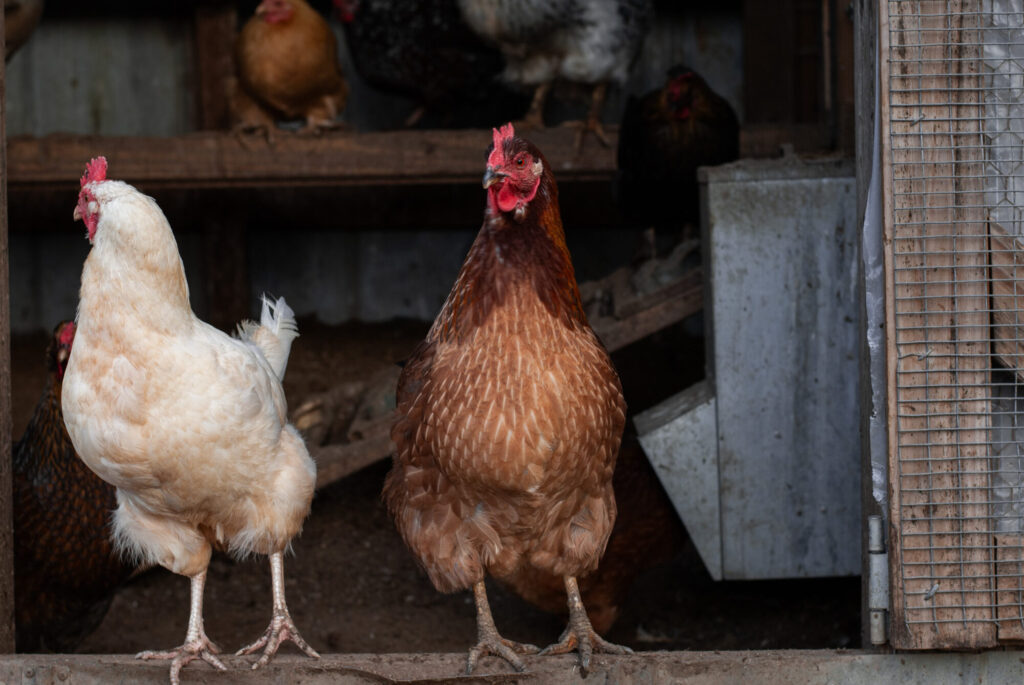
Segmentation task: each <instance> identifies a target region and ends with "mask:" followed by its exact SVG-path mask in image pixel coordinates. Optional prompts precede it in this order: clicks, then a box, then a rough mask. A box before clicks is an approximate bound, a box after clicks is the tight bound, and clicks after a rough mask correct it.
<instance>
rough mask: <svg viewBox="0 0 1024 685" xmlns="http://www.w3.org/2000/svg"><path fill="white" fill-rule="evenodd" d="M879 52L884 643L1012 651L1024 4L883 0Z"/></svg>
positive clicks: (1021, 379) (1020, 395)
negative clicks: (885, 445)
mask: <svg viewBox="0 0 1024 685" xmlns="http://www.w3.org/2000/svg"><path fill="white" fill-rule="evenodd" d="M880 43H881V47H882V52H881V58H882V71H881V86H882V98H883V100H882V102H883V110H882V119H883V122H882V123H883V137H884V140H883V144H884V145H885V146H886V156H885V164H886V169H885V173H886V188H885V201H886V204H885V214H886V216H885V222H886V237H887V240H886V258H887V261H886V264H887V273H886V277H887V281H888V282H887V288H886V290H887V293H886V298H887V309H888V318H887V321H888V331H887V339H888V344H889V348H888V351H889V354H888V360H889V371H888V373H889V384H890V387H889V412H890V437H889V439H890V455H891V464H890V476H891V478H890V483H891V492H892V500H891V503H892V508H891V512H890V514H891V523H892V533H893V547H892V552H893V553H892V555H891V559H892V560H893V568H892V581H893V582H892V597H893V621H892V626H891V627H892V641H893V644H894V645H895V646H897V647H902V648H922V649H924V648H928V649H931V648H944V647H947V648H969V647H983V646H990V645H994V644H997V643H998V642H1000V641H1003V640H1019V639H1024V595H1022V588H1024V584H1022V575H1024V565H1022V559H1024V544H1022V543H1024V537H1022V534H1024V415H1022V414H1021V412H1020V411H1018V410H1021V411H1024V370H1022V368H1021V361H1022V359H1021V354H1024V350H1022V349H1021V343H1022V338H1024V329H1022V325H1024V315H1022V311H1021V305H1024V298H1022V299H1020V300H1018V286H1017V283H1018V279H1017V276H1018V264H1019V265H1020V271H1019V273H1020V275H1021V276H1022V277H1024V220H1022V215H1021V211H1022V207H1024V0H889V1H888V2H886V3H884V4H883V6H882V32H881V35H880ZM1021 294H1022V295H1024V293H1021Z"/></svg>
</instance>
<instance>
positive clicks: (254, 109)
mask: <svg viewBox="0 0 1024 685" xmlns="http://www.w3.org/2000/svg"><path fill="white" fill-rule="evenodd" d="M235 69H236V71H237V82H235V83H233V84H232V86H231V88H230V91H231V110H232V114H233V116H234V119H235V121H236V124H235V127H236V128H237V129H241V130H263V131H266V132H267V135H268V137H269V136H270V134H271V133H272V132H273V130H274V124H275V122H276V121H278V120H286V119H305V121H306V124H305V127H304V128H303V129H302V131H303V132H312V133H315V132H319V131H320V130H321V129H324V128H331V127H333V126H335V125H336V122H335V119H336V118H337V116H338V115H339V114H340V113H341V111H342V110H343V109H344V108H345V98H346V97H347V96H348V86H347V84H346V83H345V79H344V77H343V76H342V73H341V67H339V66H338V47H337V44H336V41H335V38H334V33H333V32H332V31H331V28H330V26H328V25H327V22H326V21H325V20H324V18H323V17H322V16H320V14H319V13H318V12H317V11H316V10H314V9H313V8H312V7H310V6H309V5H308V4H307V3H306V2H305V0H263V2H261V3H260V4H259V6H258V7H257V8H256V12H255V14H254V15H253V16H252V17H250V18H249V20H248V21H247V22H246V23H245V25H244V26H243V27H242V30H241V32H240V33H239V35H238V39H237V41H236V42H235Z"/></svg>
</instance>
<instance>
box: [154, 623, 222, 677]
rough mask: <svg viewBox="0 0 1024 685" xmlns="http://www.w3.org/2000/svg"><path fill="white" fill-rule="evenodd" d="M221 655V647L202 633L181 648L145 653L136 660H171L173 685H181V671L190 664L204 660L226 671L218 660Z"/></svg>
mask: <svg viewBox="0 0 1024 685" xmlns="http://www.w3.org/2000/svg"><path fill="white" fill-rule="evenodd" d="M218 654H220V647H218V646H217V645H215V644H214V643H213V642H211V641H210V638H208V637H206V635H205V634H204V633H200V635H199V637H198V638H197V639H195V640H189V641H187V642H185V644H183V645H182V646H180V647H177V648H175V649H170V650H167V651H164V652H156V651H145V652H139V653H138V654H136V655H135V658H136V659H144V660H147V661H148V660H152V659H171V660H172V661H171V685H179V683H180V682H181V675H180V674H181V669H182V668H184V667H185V666H186V665H187V664H188V663H189V662H192V661H195V660H196V659H202V660H203V661H205V662H206V663H208V664H210V665H211V666H213V667H214V668H216V669H217V670H219V671H226V670H227V667H225V666H224V662H222V661H221V660H220V659H218V658H217V655H218Z"/></svg>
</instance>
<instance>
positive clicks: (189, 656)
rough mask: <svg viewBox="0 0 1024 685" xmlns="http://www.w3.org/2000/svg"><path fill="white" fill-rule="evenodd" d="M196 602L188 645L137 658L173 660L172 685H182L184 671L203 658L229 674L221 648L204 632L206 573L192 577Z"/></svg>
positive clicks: (186, 643) (186, 639)
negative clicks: (182, 671) (186, 667)
mask: <svg viewBox="0 0 1024 685" xmlns="http://www.w3.org/2000/svg"><path fill="white" fill-rule="evenodd" d="M191 580H192V601H191V610H190V612H189V617H188V632H187V633H185V644H183V645H181V646H180V647H176V648H174V649H169V650H166V651H160V652H158V651H152V650H150V651H145V652H139V653H138V654H136V655H135V658H136V659H144V660H147V661H148V660H152V659H170V660H171V685H180V683H181V669H182V668H184V667H185V666H186V665H188V664H189V663H190V662H192V661H195V660H196V659H202V660H203V661H205V662H206V663H208V664H210V665H211V666H213V667H214V668H216V669H217V670H220V671H226V670H227V668H226V667H225V666H224V663H223V662H222V661H221V660H220V659H219V658H217V654H220V647H218V646H217V645H215V644H214V643H213V642H211V641H210V638H208V637H207V636H206V631H205V630H203V586H204V585H205V584H206V571H203V572H202V573H198V574H196V575H194V576H192V579H191Z"/></svg>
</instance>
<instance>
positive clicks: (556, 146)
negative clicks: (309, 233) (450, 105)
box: [8, 127, 618, 191]
mask: <svg viewBox="0 0 1024 685" xmlns="http://www.w3.org/2000/svg"><path fill="white" fill-rule="evenodd" d="M606 131H607V132H608V133H609V137H610V139H611V145H610V147H604V146H603V145H601V144H599V143H598V142H596V141H594V140H591V139H588V140H587V141H585V143H584V145H583V149H582V151H581V152H580V154H579V155H577V154H576V151H575V147H574V144H575V132H574V131H572V130H571V129H568V128H563V127H556V128H546V129H538V130H524V131H521V133H522V135H523V137H525V138H527V139H529V140H531V141H532V142H533V143H535V144H536V145H537V147H539V148H540V149H541V151H542V152H543V153H544V156H545V157H546V158H547V160H548V163H549V164H551V165H552V168H553V169H554V172H555V176H556V178H557V179H558V181H559V183H564V182H566V181H588V180H607V179H609V178H610V177H611V174H612V173H613V172H614V170H615V146H616V145H617V134H618V131H617V129H616V128H615V127H608V129H606ZM490 144H491V132H490V131H482V130H463V131H390V132H384V133H353V132H350V131H334V132H328V133H325V134H323V135H321V136H300V135H298V134H289V133H286V132H281V133H280V134H279V135H277V136H275V138H274V143H273V144H270V143H267V141H266V140H264V139H263V138H262V137H261V136H236V135H232V134H228V133H214V132H201V133H192V134H188V135H183V136H177V137H172V138H144V137H105V136H68V135H51V136H46V137H44V138H31V137H19V138H14V139H12V140H11V141H10V143H9V149H8V155H9V169H8V171H9V183H10V188H11V190H12V191H16V190H32V189H45V188H54V187H60V188H62V189H66V188H68V187H70V186H72V184H74V187H77V183H78V179H79V178H80V177H81V175H82V170H83V169H84V168H85V163H86V162H87V161H88V160H89V159H90V158H91V157H95V156H97V155H105V156H106V157H107V161H108V162H109V164H110V175H111V178H117V179H124V180H127V181H129V182H130V183H132V184H133V185H136V184H137V185H140V186H144V187H145V188H147V189H155V188H163V187H174V188H198V189H202V188H225V187H255V188H259V187H275V188H277V187H281V186H288V185H391V184H396V183H398V184H400V183H449V182H459V183H461V182H466V181H478V180H480V179H481V178H482V177H483V170H484V161H485V152H486V150H487V147H488V146H489V145H490Z"/></svg>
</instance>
